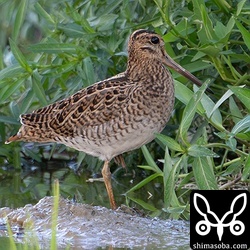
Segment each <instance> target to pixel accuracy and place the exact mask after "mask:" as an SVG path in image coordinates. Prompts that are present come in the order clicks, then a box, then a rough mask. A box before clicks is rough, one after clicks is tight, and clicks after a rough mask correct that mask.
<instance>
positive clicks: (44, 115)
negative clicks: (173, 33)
mask: <svg viewBox="0 0 250 250" xmlns="http://www.w3.org/2000/svg"><path fill="white" fill-rule="evenodd" d="M164 65H165V66H169V67H170V68H172V69H174V70H176V71H178V72H179V73H180V74H182V75H184V76H186V77H187V78H188V79H190V80H191V81H193V82H194V83H195V84H197V85H201V82H200V81H199V80H198V79H197V78H196V77H195V76H193V75H192V74H191V73H189V72H188V71H186V70H185V69H183V68H182V67H181V66H179V65H178V64H176V63H175V62H174V61H173V60H172V59H171V58H170V57H169V56H168V54H167V53H166V51H165V49H164V42H163V40H162V38H161V37H160V36H159V35H157V34H156V33H154V32H150V31H146V30H137V31H135V32H134V33H133V34H132V35H131V36H130V39H129V43H128V64H127V69H126V71H125V72H123V73H121V74H118V75H116V76H114V77H111V78H109V79H106V80H103V81H100V82H97V83H95V84H93V85H92V86H89V87H87V88H85V89H82V90H80V91H79V92H77V93H75V94H74V95H72V96H70V97H69V98H66V99H63V100H61V101H58V102H56V103H53V104H51V105H48V106H47V107H44V108H41V109H38V110H35V111H33V112H32V113H31V114H24V115H21V123H22V126H21V128H20V129H19V131H18V133H17V134H16V135H14V136H12V137H10V138H9V139H8V140H7V142H6V143H9V142H12V141H34V142H58V143H62V144H65V145H67V146H69V147H72V148H75V149H77V150H80V151H84V152H86V153H88V154H90V155H93V156H96V157H99V158H100V159H101V160H103V161H104V166H103V169H102V174H103V178H104V182H105V185H106V188H107V192H108V195H109V199H110V204H111V207H112V208H113V209H115V208H116V204H115V200H114V196H113V191H112V186H111V173H110V170H109V162H110V161H111V160H112V159H113V158H115V157H117V160H118V162H123V161H122V160H121V158H120V157H119V156H120V155H121V154H122V153H124V152H127V151H130V150H133V149H136V148H139V147H141V146H142V145H144V144H146V143H148V142H150V141H152V140H153V139H154V134H155V133H158V132H161V131H162V129H163V128H164V126H165V125H166V123H167V121H168V120H169V117H170V115H171V112H172V110H173V106H174V86H173V79H172V77H171V75H170V73H169V71H168V69H166V67H165V66H164Z"/></svg>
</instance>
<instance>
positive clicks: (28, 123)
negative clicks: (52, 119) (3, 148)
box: [5, 114, 54, 144]
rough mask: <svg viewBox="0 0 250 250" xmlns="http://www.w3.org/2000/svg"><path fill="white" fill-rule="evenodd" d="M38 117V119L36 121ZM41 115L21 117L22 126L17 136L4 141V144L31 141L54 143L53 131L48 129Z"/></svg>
mask: <svg viewBox="0 0 250 250" xmlns="http://www.w3.org/2000/svg"><path fill="white" fill-rule="evenodd" d="M38 116H39V118H40V119H37V117H38ZM41 116H42V114H25V115H21V117H20V121H21V123H22V126H21V127H20V129H19V131H18V132H17V134H15V135H13V136H11V137H10V138H9V139H8V140H6V142H5V143H6V144H8V143H11V142H13V141H30V142H31V141H32V142H52V141H54V140H53V138H54V135H53V131H52V130H51V129H49V128H48V125H47V124H46V121H45V119H44V118H41Z"/></svg>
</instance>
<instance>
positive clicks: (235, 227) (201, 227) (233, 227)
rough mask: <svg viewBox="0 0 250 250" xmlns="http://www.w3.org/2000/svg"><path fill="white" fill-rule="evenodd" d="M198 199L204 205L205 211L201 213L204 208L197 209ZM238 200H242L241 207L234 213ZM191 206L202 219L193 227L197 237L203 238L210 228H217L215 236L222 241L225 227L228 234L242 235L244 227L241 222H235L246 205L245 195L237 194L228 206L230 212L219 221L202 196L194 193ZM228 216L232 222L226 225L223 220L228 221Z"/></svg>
mask: <svg viewBox="0 0 250 250" xmlns="http://www.w3.org/2000/svg"><path fill="white" fill-rule="evenodd" d="M199 199H200V202H202V201H203V203H205V209H206V211H202V210H204V208H203V209H202V208H199V206H198V200H199ZM240 199H243V205H242V207H241V208H240V209H239V210H238V211H235V210H237V208H236V207H235V204H236V203H238V202H240ZM193 204H194V207H195V209H196V211H197V212H198V213H199V214H200V215H201V216H202V217H203V220H200V221H199V222H197V224H196V226H195V230H196V232H197V233H198V234H199V235H201V236H204V235H207V234H209V232H210V230H211V227H215V228H217V235H218V238H219V241H221V239H222V236H223V233H224V228H225V227H229V229H230V232H231V233H232V234H233V235H236V236H238V235H241V234H243V233H244V231H245V225H244V224H243V222H242V221H240V220H237V217H238V216H239V215H240V214H241V213H242V212H243V211H244V209H245V208H246V205H247V195H246V193H243V194H239V195H237V196H236V197H235V198H234V199H233V201H232V203H231V206H230V210H229V211H227V212H226V213H225V214H224V215H223V216H222V218H221V219H219V218H218V216H217V215H216V214H215V213H214V212H213V211H211V210H210V205H209V203H208V201H207V199H206V198H205V197H204V196H203V195H201V194H198V193H195V194H194V198H193ZM200 204H201V203H200ZM228 216H230V217H232V220H231V221H230V222H228V223H225V220H226V219H227V220H228ZM230 217H229V218H230ZM209 219H210V220H209ZM211 219H213V222H211ZM215 222H216V223H215Z"/></svg>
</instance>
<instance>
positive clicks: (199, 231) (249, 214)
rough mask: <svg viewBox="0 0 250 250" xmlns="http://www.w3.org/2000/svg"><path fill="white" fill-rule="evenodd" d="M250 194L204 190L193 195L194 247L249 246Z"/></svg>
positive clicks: (239, 247)
mask: <svg viewBox="0 0 250 250" xmlns="http://www.w3.org/2000/svg"><path fill="white" fill-rule="evenodd" d="M249 197H250V195H249V192H247V191H241V190H225V191H224V190H223V191H217V190H216V191H215V190H203V191H202V190H200V191H193V192H192V193H191V195H190V247H191V248H192V249H216V248H217V249H248V248H249V247H250V237H249V236H250V198H249Z"/></svg>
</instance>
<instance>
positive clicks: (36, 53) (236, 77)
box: [0, 0, 250, 218]
mask: <svg viewBox="0 0 250 250" xmlns="http://www.w3.org/2000/svg"><path fill="white" fill-rule="evenodd" d="M249 12H250V5H249V2H248V1H245V0H241V1H237V2H236V1H212V0H207V1H205V0H191V1H160V0H154V1H121V0H118V1H117V0H110V1H67V2H66V3H64V2H62V1H60V2H59V3H58V2H57V1H38V2H36V3H35V4H34V5H33V4H31V1H28V0H23V1H1V10H0V13H1V15H0V18H1V22H0V23H1V25H2V27H1V36H0V37H1V38H0V46H1V48H2V49H1V53H0V69H1V71H0V162H1V163H3V162H5V161H8V162H9V163H10V164H13V165H14V166H15V167H16V168H18V167H20V155H25V156H27V157H31V158H34V157H36V160H41V158H42V154H41V155H38V156H37V154H34V152H32V150H30V151H25V149H24V148H21V149H20V148H19V147H17V144H10V145H4V141H5V139H6V138H7V137H8V136H9V135H11V134H13V133H14V132H16V131H17V129H18V127H19V124H18V116H19V115H20V114H22V113H25V112H28V111H31V110H33V109H36V108H40V107H41V106H44V105H46V104H49V103H52V102H54V101H56V100H58V99H61V98H64V97H66V96H69V95H71V94H73V93H74V92H76V91H77V90H79V89H81V88H83V87H86V86H87V85H89V84H92V83H94V82H96V81H98V80H101V79H105V78H107V77H109V76H112V75H114V74H117V73H119V72H122V71H124V70H125V65H126V59H127V58H126V40H127V38H128V36H129V34H130V33H131V32H132V31H133V30H135V29H138V28H146V29H151V30H155V31H156V32H157V33H159V34H161V35H162V36H163V39H164V41H165V43H166V50H167V51H168V53H169V55H170V56H171V57H172V58H174V59H175V60H176V61H177V62H178V63H180V64H181V65H182V66H183V67H184V68H186V69H188V70H189V71H190V72H192V73H193V74H195V75H196V76H197V77H198V78H199V79H200V80H202V81H203V82H204V83H205V84H204V86H202V87H201V88H200V89H197V88H196V87H194V89H193V88H192V86H191V84H190V83H187V80H186V79H184V78H183V77H180V76H179V75H178V74H177V73H174V72H173V76H174V78H175V90H176V93H175V96H176V103H175V109H174V113H173V116H172V118H171V120H170V121H169V123H168V125H167V126H166V128H165V130H164V131H163V133H162V134H160V135H156V137H157V139H156V141H157V146H155V144H151V145H149V146H144V147H142V152H143V155H144V157H145V161H141V162H138V164H141V166H140V168H143V169H144V170H146V172H147V174H148V177H146V178H145V179H144V180H143V181H142V182H141V183H139V184H138V185H136V186H135V187H133V188H132V189H131V190H128V192H127V198H128V204H129V200H130V199H132V200H134V201H136V202H137V203H138V204H140V205H141V206H143V207H145V208H146V209H148V210H150V211H152V213H153V214H156V215H159V214H160V213H161V212H162V211H164V212H167V214H169V213H170V216H171V217H174V218H179V217H180V216H181V217H183V218H188V216H189V203H188V201H187V200H186V199H184V198H183V196H185V192H187V191H183V190H186V185H187V184H189V185H190V184H193V185H194V186H195V187H197V188H199V189H223V188H230V187H231V186H233V184H234V180H235V179H236V178H237V177H239V180H240V181H241V184H242V185H246V186H247V185H249V174H250V156H249V148H250V147H249V146H250V145H249V144H250V142H249V141H250V131H249V127H250V115H249V111H250V108H249V102H250V89H249V85H250V74H249V63H250V56H249V50H250V44H249V41H250V32H249V24H250V19H249ZM31 13H33V19H31V16H30V14H31ZM9 37H10V39H9ZM7 42H8V43H9V45H10V48H11V52H12V54H10V55H11V57H10V58H11V62H9V63H8V64H5V63H4V60H5V61H6V58H7V54H8V53H7V52H6V43H7ZM207 85H208V86H209V88H210V89H211V90H212V91H213V93H209V92H206V90H205V88H206V87H207ZM152 145H154V146H153V147H152ZM16 148H17V149H16ZM20 150H21V151H20ZM20 152H22V154H20ZM35 155H36V156H35ZM78 159H81V160H80V162H82V163H85V164H87V163H88V162H89V161H90V160H89V158H88V157H85V155H83V154H79V158H78ZM159 161H160V162H161V164H162V165H161V166H160V167H159V166H158V164H156V163H158V162H159ZM155 179H157V181H159V182H161V183H162V185H163V186H164V191H163V193H162V196H163V197H164V204H162V207H161V209H160V210H159V209H157V208H156V207H154V206H151V205H150V206H149V204H148V203H147V202H146V201H142V200H138V199H136V198H135V197H136V196H135V195H136V190H137V189H140V188H142V187H143V186H144V187H146V184H147V183H148V182H150V181H153V180H155ZM226 183H227V184H226ZM225 184H226V185H225Z"/></svg>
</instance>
